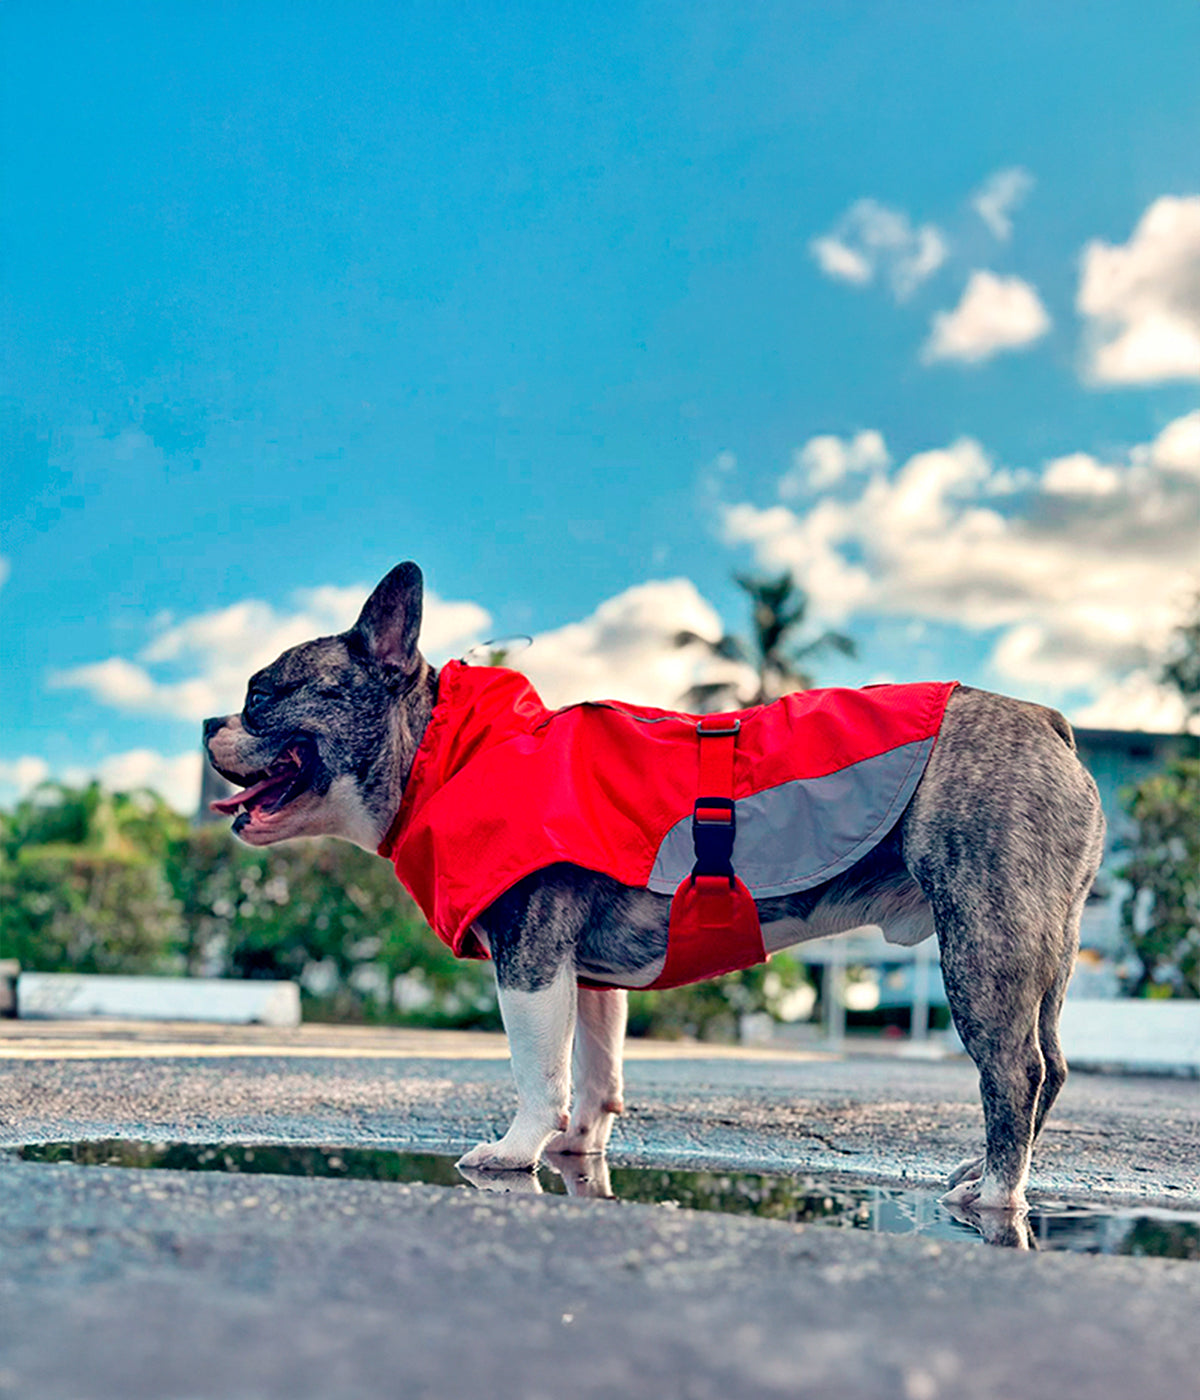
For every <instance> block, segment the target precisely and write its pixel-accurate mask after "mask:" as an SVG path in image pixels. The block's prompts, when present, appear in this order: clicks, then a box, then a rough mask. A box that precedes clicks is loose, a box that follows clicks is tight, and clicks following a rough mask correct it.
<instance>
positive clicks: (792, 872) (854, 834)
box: [647, 738, 936, 899]
mask: <svg viewBox="0 0 1200 1400" xmlns="http://www.w3.org/2000/svg"><path fill="white" fill-rule="evenodd" d="M935 742H936V741H935V740H934V739H932V738H930V739H921V740H919V741H918V742H916V743H912V744H902V745H901V746H900V747H899V748H895V749H889V750H888V751H887V753H881V754H876V755H875V757H874V758H864V759H863V760H862V762H861V763H853V764H851V765H850V767H848V768H842V769H840V770H839V771H838V772H836V773H829V774H827V775H826V776H825V777H823V778H799V779H797V780H795V781H794V782H790V783H780V784H779V786H778V787H773V788H767V789H766V790H765V791H763V792H756V793H755V794H754V795H753V796H752V797H742V798H739V799H738V801H737V804H736V805H737V836H736V839H735V841H734V846H733V868H734V870H735V871H736V872H737V874H738V877H739V878H740V879H741V881H742V883H743V884H744V885H745V886H746V887H747V889H749V891H750V893H751V894H752V895H753V896H754V897H755V899H768V898H771V897H772V896H774V895H780V894H792V893H793V892H794V891H796V890H806V889H810V888H811V887H812V886H813V885H819V884H821V883H823V882H824V881H825V880H831V879H833V877H834V876H835V875H840V874H841V873H842V871H843V870H847V869H849V867H850V866H852V865H853V864H854V862H855V861H857V860H861V859H862V858H863V856H865V855H866V854H867V852H868V851H870V850H871V848H872V847H873V846H875V845H877V844H878V843H879V842H880V841H881V840H882V839H883V838H884V837H885V836H886V835H887V833H888V832H889V831H890V830H891V829H892V827H893V826H894V825H895V824H896V821H897V819H898V818H899V816H900V813H901V812H903V811H904V808H905V807H906V806H907V805H908V802H909V799H910V798H911V797H912V795H913V793H914V792H915V791H916V787H917V784H918V783H919V782H920V781H921V774H922V773H923V772H924V771H925V765H926V763H927V762H928V761H929V755H930V754H931V753H932V752H933V746H934V743H935ZM716 795H717V794H715V793H704V794H699V793H698V794H697V796H706V797H711V796H716ZM695 861H696V855H695V849H694V847H693V845H692V819H691V817H690V816H687V817H684V818H683V820H682V821H679V822H676V823H675V825H674V826H673V827H672V828H671V830H670V831H668V832H667V834H666V836H665V837H664V838H663V842H662V845H661V846H659V848H658V855H657V857H656V859H655V861H654V868H653V869H652V870H651V872H650V879H649V880H648V882H647V884H648V887H649V888H650V889H652V890H654V891H655V892H656V893H658V894H674V893H675V891H676V890H677V889H678V888H679V885H680V882H681V881H682V880H684V879H685V878H686V877H687V876H688V875H690V874H691V872H692V866H693V865H694V864H695Z"/></svg>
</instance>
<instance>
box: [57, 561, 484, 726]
mask: <svg viewBox="0 0 1200 1400" xmlns="http://www.w3.org/2000/svg"><path fill="white" fill-rule="evenodd" d="M369 593H370V588H369V587H368V586H367V585H365V584H363V585H355V586H351V587H339V586H334V585H323V586H321V587H318V588H309V589H303V590H301V591H300V592H298V593H297V594H296V595H295V598H294V602H295V607H294V609H292V610H291V611H284V610H279V609H276V608H273V607H272V606H271V605H270V604H269V603H264V602H260V601H258V600H256V599H247V600H246V601H244V602H240V603H233V604H231V605H230V606H229V607H226V608H220V609H218V610H216V611H214V612H210V613H201V614H199V615H198V616H196V617H192V618H186V619H184V620H183V621H181V622H177V623H171V624H168V625H166V626H165V627H164V628H163V629H162V630H161V631H160V632H159V633H158V635H157V636H156V637H155V638H154V639H153V641H151V642H150V643H149V645H147V646H146V647H145V648H143V650H142V652H141V653H140V655H139V656H138V658H137V661H136V662H133V661H129V660H127V659H126V658H124V657H119V656H113V657H109V658H108V659H106V660H104V661H98V662H94V663H92V664H90V665H85V666H77V667H75V668H73V669H72V670H69V671H64V672H59V673H57V674H55V675H53V676H51V678H50V683H51V685H52V686H54V687H56V688H59V689H64V688H76V689H81V690H85V691H87V692H88V693H89V694H90V695H92V696H93V698H94V699H96V700H99V701H100V702H101V703H102V704H106V705H111V706H113V707H114V708H115V709H119V710H124V711H126V712H128V713H132V714H153V715H158V716H160V717H163V718H170V719H183V720H191V721H199V720H202V719H204V718H206V717H207V716H208V715H219V714H229V713H231V712H233V711H235V710H237V709H239V708H240V707H241V703H242V698H243V696H244V695H245V691H246V682H247V680H248V679H249V678H250V676H251V675H252V674H253V673H254V672H255V671H257V670H259V669H261V668H262V667H263V666H266V665H268V664H269V663H270V662H272V661H273V660H274V659H275V658H276V657H277V656H278V655H279V654H280V653H281V652H283V651H286V650H287V649H288V648H289V647H293V646H298V645H299V644H300V643H301V642H306V641H310V640H311V639H312V638H314V637H321V636H328V635H329V634H331V633H335V632H343V631H345V630H346V629H347V628H348V627H350V626H351V625H352V624H353V623H354V621H355V619H356V618H357V616H358V613H359V610H360V609H361V608H362V605H363V603H364V601H365V600H366V598H367V595H368V594H369ZM490 621H491V618H490V615H489V614H488V613H487V612H486V610H485V609H483V608H481V607H480V606H479V605H478V604H477V603H470V602H445V601H443V600H442V599H441V598H439V597H438V596H437V594H436V593H432V592H428V591H427V592H426V594H425V608H424V617H423V623H422V628H421V645H422V649H423V650H424V651H425V653H426V655H428V656H431V657H432V658H433V659H435V660H444V659H445V658H446V656H447V655H449V654H451V653H452V652H453V651H455V650H459V651H461V650H464V649H465V648H466V647H467V646H469V645H470V644H471V643H472V642H475V641H477V640H478V639H479V637H480V634H481V633H482V632H483V630H484V628H486V627H487V625H488V624H489V622H490ZM163 671H168V672H170V671H173V672H175V673H176V674H175V675H169V674H161V672H163ZM179 672H182V673H183V674H182V675H179V674H178V673H179Z"/></svg>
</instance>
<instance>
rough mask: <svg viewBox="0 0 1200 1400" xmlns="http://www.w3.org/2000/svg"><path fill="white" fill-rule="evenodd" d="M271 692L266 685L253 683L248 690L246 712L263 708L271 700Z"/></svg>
mask: <svg viewBox="0 0 1200 1400" xmlns="http://www.w3.org/2000/svg"><path fill="white" fill-rule="evenodd" d="M270 699H271V692H270V690H269V689H268V688H267V687H266V686H265V685H252V686H251V687H250V689H249V690H248V691H247V692H246V705H245V712H246V713H247V714H249V713H250V712H251V711H253V710H257V709H261V708H262V706H263V705H266V704H268V703H269V702H270Z"/></svg>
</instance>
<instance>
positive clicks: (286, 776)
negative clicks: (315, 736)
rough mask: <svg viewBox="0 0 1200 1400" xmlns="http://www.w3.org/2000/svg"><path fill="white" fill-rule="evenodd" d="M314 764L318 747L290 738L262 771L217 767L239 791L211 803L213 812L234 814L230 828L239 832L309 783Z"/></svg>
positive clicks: (276, 809)
mask: <svg viewBox="0 0 1200 1400" xmlns="http://www.w3.org/2000/svg"><path fill="white" fill-rule="evenodd" d="M316 767H317V746H316V744H314V743H313V741H312V740H311V739H293V740H292V741H291V742H290V743H289V744H288V745H287V747H286V748H285V749H284V750H283V751H282V752H281V753H280V754H279V756H278V757H277V758H276V759H275V761H274V763H272V764H271V766H270V767H269V768H268V769H266V770H265V771H263V772H259V773H247V774H245V775H239V774H236V773H228V772H225V771H224V770H223V769H218V772H220V773H221V775H222V777H225V778H228V779H229V781H230V782H233V783H237V784H238V785H239V786H240V787H241V789H242V791H241V792H238V793H234V795H233V796H232V797H225V798H222V799H221V800H220V801H219V802H214V803H212V804H211V807H212V810H213V811H214V812H220V813H221V814H222V815H224V816H233V817H234V823H233V829H234V831H235V832H240V831H242V830H243V829H244V828H245V827H246V826H248V825H249V824H250V823H251V822H252V821H255V820H256V819H261V818H264V817H273V816H275V815H276V814H277V813H279V812H281V811H282V810H283V809H284V808H285V807H286V806H287V805H288V804H289V803H291V802H294V801H295V800H296V798H297V797H299V796H300V795H301V794H302V793H305V792H307V791H308V790H309V788H310V787H311V786H312V783H313V778H314V776H315V773H316Z"/></svg>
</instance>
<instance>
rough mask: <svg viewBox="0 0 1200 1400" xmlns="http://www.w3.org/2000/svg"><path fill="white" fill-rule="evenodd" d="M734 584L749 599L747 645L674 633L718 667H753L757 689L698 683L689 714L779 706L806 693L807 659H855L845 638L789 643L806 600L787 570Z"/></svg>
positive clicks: (680, 643) (688, 697)
mask: <svg viewBox="0 0 1200 1400" xmlns="http://www.w3.org/2000/svg"><path fill="white" fill-rule="evenodd" d="M734 581H735V582H736V583H737V584H738V586H739V587H740V588H742V589H743V590H744V591H745V592H746V593H747V594H749V596H750V603H751V622H752V625H753V628H754V640H753V642H752V643H751V644H749V645H747V643H746V642H744V641H743V640H742V638H740V637H736V636H732V635H730V634H729V633H726V634H725V635H724V636H722V637H719V638H718V639H717V640H716V641H715V642H714V641H709V639H708V638H707V637H701V636H698V635H697V634H696V633H695V632H677V633H676V634H675V645H676V646H677V647H685V646H692V645H693V644H695V643H697V642H698V643H699V644H700V645H701V646H703V647H705V648H706V649H707V650H708V651H709V653H710V654H711V655H712V656H713V657H715V658H717V659H719V660H721V661H740V662H742V663H744V664H745V665H748V666H752V667H753V668H754V670H755V672H756V673H757V677H758V685H757V687H756V689H755V691H754V693H753V694H752V695H749V696H747V695H744V694H739V690H738V682H737V681H736V680H724V681H702V682H698V683H697V684H696V685H693V686H692V687H691V688H690V689H689V690H688V691H687V693H686V694H685V695H684V696H683V697H682V699H683V703H684V704H685V705H687V706H688V708H689V709H691V710H695V711H697V712H699V713H702V714H703V713H708V712H710V711H713V710H719V709H741V708H744V707H745V706H747V705H762V704H765V703H767V702H769V701H771V700H778V699H779V697H780V696H781V695H788V694H790V693H791V692H792V691H795V690H810V689H811V688H812V685H813V677H812V673H811V672H810V671H809V670H808V669H807V663H808V661H809V659H810V658H811V657H814V656H816V655H817V654H818V653H820V652H823V651H829V650H833V651H839V652H841V653H842V655H843V656H856V655H857V654H858V648H857V647H856V645H855V643H854V640H853V638H851V637H847V636H846V634H845V633H844V632H832V631H827V632H822V633H821V635H820V636H819V637H814V638H812V639H811V640H810V641H807V642H803V643H800V644H799V645H796V644H795V643H794V642H793V641H792V638H793V636H794V634H795V633H796V632H797V631H798V630H799V629H800V628H802V627H803V626H804V622H805V618H806V616H807V614H808V602H809V599H808V594H807V593H806V592H805V591H804V589H803V588H801V587H800V586H799V585H798V584H797V583H796V580H795V579H794V578H793V577H792V573H791V570H790V569H785V570H784V572H783V573H781V574H778V575H776V576H774V577H770V576H768V577H757V578H756V577H753V576H751V575H748V574H735V575H734Z"/></svg>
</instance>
